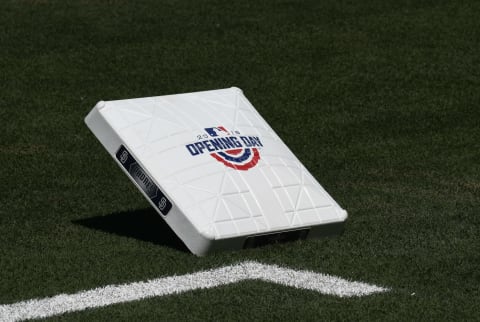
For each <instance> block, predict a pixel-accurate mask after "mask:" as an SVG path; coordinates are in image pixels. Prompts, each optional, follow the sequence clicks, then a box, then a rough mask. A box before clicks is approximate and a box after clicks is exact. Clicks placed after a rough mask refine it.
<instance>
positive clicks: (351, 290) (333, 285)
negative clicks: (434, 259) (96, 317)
mask: <svg viewBox="0 0 480 322" xmlns="http://www.w3.org/2000/svg"><path fill="white" fill-rule="evenodd" d="M245 280H261V281H265V282H271V283H277V284H281V285H285V286H290V287H295V288H298V289H306V290H311V291H316V292H320V293H322V294H327V295H334V296H339V297H352V296H365V295H369V294H373V293H380V292H386V291H388V289H387V288H383V287H379V286H375V285H371V284H366V283H361V282H351V281H347V280H345V279H343V278H340V277H335V276H331V275H326V274H321V273H314V272H310V271H296V270H293V269H289V268H283V267H279V266H276V265H266V264H261V263H257V262H251V261H249V262H243V263H240V264H236V265H231V266H225V267H221V268H217V269H213V270H208V271H202V272H197V273H192V274H186V275H181V276H169V277H163V278H158V279H153V280H149V281H146V282H135V283H129V284H121V285H108V286H105V287H98V288H95V289H92V290H88V291H81V292H78V293H74V294H59V295H56V296H53V297H47V298H43V299H32V300H27V301H22V302H18V303H13V304H3V305H0V320H1V321H18V320H26V319H38V318H45V317H49V316H54V315H59V314H63V313H67V312H74V311H81V310H85V309H88V308H97V307H103V306H107V305H111V304H116V303H124V302H130V301H136V300H141V299H145V298H151V297H156V296H165V295H169V294H178V293H183V292H187V291H191V290H196V289H208V288H213V287H217V286H222V285H228V284H232V283H237V282H240V281H245Z"/></svg>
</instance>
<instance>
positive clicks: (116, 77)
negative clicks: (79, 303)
mask: <svg viewBox="0 0 480 322" xmlns="http://www.w3.org/2000/svg"><path fill="white" fill-rule="evenodd" d="M479 16H480V3H479V2H478V1H474V0H471V1H394V0H381V1H380V0H376V1H375V0H372V1H343V0H342V1H338V0H312V1H235V2H232V1H186V0H178V1H174V0H170V1H154V0H151V1H147V0H143V1H126V0H125V1H123V0H110V1H107V0H96V1H93V0H92V1H87V0H83V1H80V0H78V1H60V0H58V1H50V0H36V1H35V0H30V1H28V0H4V1H1V2H0V124H1V130H0V164H1V165H2V168H1V171H0V183H1V188H0V192H1V193H0V303H13V302H16V301H19V300H24V299H29V298H33V297H44V296H50V295H55V294H57V293H60V292H76V291H79V290H83V289H89V288H93V287H97V286H101V285H106V284H112V283H123V282H129V281H137V280H145V279H148V278H156V277H161V276H168V275H171V274H174V273H176V274H183V273H187V272H194V271H197V270H201V269H207V268H212V267H218V266H223V265H226V264H229V263H233V262H237V261H242V260H246V259H254V260H259V261H261V262H265V263H276V264H281V265H286V266H290V267H294V268H299V269H311V270H314V271H318V272H323V273H328V274H333V275H338V276H341V277H344V278H350V279H353V280H362V281H366V282H370V283H375V284H378V285H385V286H388V287H391V288H392V291H391V292H389V293H386V294H382V295H375V296H369V297H364V298H359V299H340V298H335V297H330V296H324V295H320V294H316V293H313V292H307V291H300V290H294V289H289V288H284V287H280V286H276V285H271V284H267V283H261V282H254V281H249V282H244V283H241V284H236V285H230V286H226V287H222V288H218V289H212V290H199V291H194V292H190V293H187V294H184V295H178V296H169V297H164V298H155V299H150V300H145V301H139V302H134V303H129V304H119V305H114V306H111V307H108V308H104V309H95V310H88V311H84V312H78V313H73V314H68V315H65V316H63V317H62V319H67V320H68V319H72V320H78V319H82V320H85V319H89V320H90V319H91V320H107V319H111V318H114V319H120V320H132V319H145V320H153V319H154V320H159V319H162V320H175V319H180V320H224V319H228V320H276V321H278V320H281V319H286V320H319V319H322V320H323V319H328V320H330V319H332V320H468V319H471V320H475V319H479V317H478V316H479V315H478V313H479V309H478V303H479V302H480V294H479V293H480V292H479V291H480V269H479V268H480V238H479V232H480V216H479V207H480V165H479V160H480V144H479V142H480V130H479V124H480V91H479V88H480V55H479V52H480V19H478V17H479ZM229 86H238V87H240V88H242V89H243V90H244V92H245V94H246V96H247V97H248V98H249V99H250V100H251V101H252V103H253V104H254V106H255V107H256V108H257V109H258V110H259V112H260V113H261V114H262V115H263V116H264V117H265V119H266V120H267V121H268V122H269V123H270V124H271V126H272V127H273V128H274V129H275V130H277V132H278V134H279V135H280V136H281V137H282V138H283V139H284V141H285V142H286V143H287V144H288V145H289V146H290V147H291V149H292V150H293V151H294V152H295V153H296V154H297V156H298V157H299V158H300V160H302V162H303V163H304V164H305V166H306V167H307V168H308V169H310V171H311V172H312V173H313V174H314V175H315V177H316V178H317V179H318V180H319V181H320V182H321V183H322V185H323V186H324V187H325V188H326V189H327V191H329V192H330V193H331V194H332V195H333V196H334V198H335V199H336V200H337V201H338V202H339V203H340V204H341V205H342V206H343V207H344V208H346V209H347V210H348V211H349V221H348V224H347V226H346V231H345V233H344V235H342V236H340V237H336V238H330V239H322V240H318V241H306V242H296V243H290V244H285V245H279V246H275V245H273V246H268V247H265V248H259V249H252V250H244V251H238V252H224V253H217V254H213V255H212V256H208V257H204V258H197V257H194V256H193V255H191V254H189V253H187V252H185V251H182V250H181V249H179V248H178V247H177V246H176V245H177V244H178V242H176V241H175V239H174V236H172V233H171V232H168V231H166V230H165V229H163V230H160V229H159V231H161V234H162V236H156V235H155V234H154V231H152V230H151V229H150V230H149V229H148V228H149V227H150V226H151V225H148V224H147V223H146V222H145V221H147V222H148V221H149V220H156V218H153V219H152V218H151V216H153V212H152V211H151V210H143V209H146V208H148V204H147V202H146V201H144V200H143V198H142V197H141V195H140V194H139V193H138V192H137V191H135V188H134V187H133V186H132V184H131V183H130V181H129V180H128V179H127V178H126V177H125V176H124V174H123V173H122V172H121V171H120V169H118V167H117V166H116V165H115V164H114V162H113V161H112V160H111V158H110V156H108V155H107V153H106V152H105V151H104V150H103V148H102V147H101V146H100V144H99V143H98V142H97V141H96V139H95V138H94V136H93V135H92V134H91V133H90V132H89V131H88V129H87V128H86V126H85V125H84V123H83V118H84V116H85V115H86V114H87V113H88V111H89V110H90V109H91V108H92V107H93V106H94V104H95V103H96V102H97V101H98V100H101V99H104V100H111V99H121V98H131V97H142V96H154V95H162V94H172V93H180V92H190V91H196V90H207V89H216V88H224V87H229ZM100 216H105V217H100ZM92 218H93V219H92ZM137 219H138V222H137ZM92 222H93V224H92ZM92 225H93V226H97V228H98V227H100V226H101V227H103V229H92V227H91V226H92ZM130 226H132V227H133V228H131V229H129V228H128V227H130ZM160 226H161V225H160V224H159V227H160ZM150 228H151V227H150ZM144 229H145V234H143V230H144ZM109 231H110V232H109Z"/></svg>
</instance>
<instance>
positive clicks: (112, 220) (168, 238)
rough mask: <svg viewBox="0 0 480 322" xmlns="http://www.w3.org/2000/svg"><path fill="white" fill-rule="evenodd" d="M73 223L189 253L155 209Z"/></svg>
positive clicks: (126, 212) (86, 219)
mask: <svg viewBox="0 0 480 322" xmlns="http://www.w3.org/2000/svg"><path fill="white" fill-rule="evenodd" d="M72 222H73V223H74V224H77V225H81V226H84V227H87V228H91V229H96V230H100V231H104V232H107V233H111V234H115V235H119V236H125V237H131V238H135V239H138V240H142V241H146V242H150V243H154V244H157V245H162V246H167V247H170V248H174V249H176V250H180V251H183V252H189V250H188V248H187V247H186V246H185V244H184V243H183V242H182V241H181V239H180V238H178V236H177V235H176V234H175V233H174V232H173V230H172V229H171V228H170V227H169V226H168V225H167V223H166V222H165V221H164V220H163V219H162V218H160V215H159V214H158V213H157V212H156V211H155V210H153V209H139V210H133V211H125V212H117V213H113V214H110V215H106V216H96V217H91V218H85V219H79V220H74V221H72Z"/></svg>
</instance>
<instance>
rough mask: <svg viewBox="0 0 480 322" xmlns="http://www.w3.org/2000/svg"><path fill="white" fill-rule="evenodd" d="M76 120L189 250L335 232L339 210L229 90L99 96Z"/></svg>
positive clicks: (341, 216)
mask: <svg viewBox="0 0 480 322" xmlns="http://www.w3.org/2000/svg"><path fill="white" fill-rule="evenodd" d="M85 122H86V124H87V126H88V127H89V128H90V129H91V130H92V132H93V133H94V134H95V136H96V137H97V138H98V139H99V141H100V142H101V143H102V144H103V146H104V147H105V149H106V150H107V151H108V152H109V153H110V154H111V155H112V157H113V158H114V160H115V161H116V162H117V164H118V165H119V166H120V167H121V168H122V169H123V171H124V172H125V174H126V175H127V176H128V177H129V178H130V180H131V181H132V182H133V183H134V184H135V185H136V186H137V188H138V189H139V190H140V192H141V193H142V194H143V195H144V197H145V198H146V199H147V200H148V201H149V202H150V203H151V205H152V206H153V207H154V208H155V209H156V210H157V212H158V213H159V214H160V215H161V217H162V218H163V219H164V220H165V221H166V222H167V223H168V225H170V227H171V228H172V229H173V230H174V231H175V232H176V234H177V235H178V236H179V237H180V239H182V240H183V242H184V243H185V245H186V246H187V247H188V248H189V249H190V250H191V251H192V252H193V253H194V254H197V255H205V254H207V253H209V252H211V251H213V250H221V249H241V248H245V247H255V246H260V245H263V244H266V243H271V242H278V241H284V240H295V239H306V238H317V237H321V236H325V235H330V234H337V233H340V232H341V231H342V229H343V224H344V222H345V220H346V218H347V213H346V211H345V210H343V209H342V208H341V207H340V206H339V205H338V204H337V202H336V201H335V200H334V199H333V198H332V197H331V196H330V195H329V194H328V193H327V192H326V191H325V190H324V189H323V187H322V186H321V185H320V184H319V183H318V181H317V180H316V179H315V178H314V177H313V176H312V175H311V173H310V172H309V171H308V170H307V169H306V168H305V167H304V166H303V164H302V163H301V162H300V160H298V159H297V157H296V156H295V155H294V154H293V153H292V152H291V151H290V149H288V147H287V146H286V145H285V144H284V143H283V141H282V140H281V139H280V138H279V137H278V135H277V134H276V133H275V131H274V130H273V129H272V128H271V127H270V126H269V125H268V123H267V122H266V121H265V120H264V119H263V118H262V117H261V116H260V114H258V112H257V111H256V110H255V108H254V107H253V105H252V104H251V103H250V102H249V101H248V99H247V98H246V97H245V95H244V94H243V92H242V91H241V90H240V89H238V88H228V89H221V90H212V91H205V92H196V93H187V94H178V95H167V96H157V97H147V98H137V99H128V100H119V101H108V102H103V101H102V102H99V103H98V104H97V105H96V106H95V107H94V108H93V109H92V111H91V112H90V113H89V114H88V115H87V117H86V118H85Z"/></svg>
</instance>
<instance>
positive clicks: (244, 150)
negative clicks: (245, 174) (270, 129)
mask: <svg viewBox="0 0 480 322" xmlns="http://www.w3.org/2000/svg"><path fill="white" fill-rule="evenodd" d="M204 130H205V133H202V134H199V135H197V140H198V141H197V142H195V143H191V144H187V145H186V146H185V147H186V148H187V150H188V152H190V154H191V155H192V156H197V155H201V154H203V153H209V154H210V155H211V156H212V157H213V158H214V159H215V160H217V161H218V162H221V163H223V164H224V165H225V166H227V167H229V168H233V169H235V170H248V169H251V168H253V167H254V166H255V165H256V164H257V163H258V161H259V160H260V152H259V148H261V147H263V144H262V142H261V141H260V138H259V137H258V136H244V135H241V133H240V132H239V131H228V130H227V129H226V128H225V127H223V126H217V127H207V128H205V129H204Z"/></svg>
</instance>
